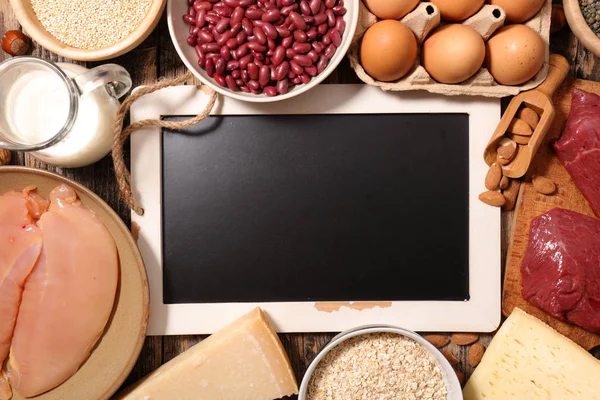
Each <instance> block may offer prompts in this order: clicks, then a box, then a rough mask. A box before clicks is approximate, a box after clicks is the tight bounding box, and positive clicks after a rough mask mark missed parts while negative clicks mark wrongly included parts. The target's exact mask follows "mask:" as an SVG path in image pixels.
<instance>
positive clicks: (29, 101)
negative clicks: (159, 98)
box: [0, 56, 131, 168]
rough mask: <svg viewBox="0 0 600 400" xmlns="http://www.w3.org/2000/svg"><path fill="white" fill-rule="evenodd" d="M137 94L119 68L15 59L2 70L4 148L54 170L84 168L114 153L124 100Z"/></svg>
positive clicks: (0, 114)
mask: <svg viewBox="0 0 600 400" xmlns="http://www.w3.org/2000/svg"><path fill="white" fill-rule="evenodd" d="M130 88H131V77H130V76H129V73H127V71H126V70H125V69H124V68H122V67H120V66H118V65H114V64H107V65H102V66H99V67H96V68H93V69H91V70H88V69H87V68H84V67H82V66H79V65H75V64H63V63H59V64H53V63H51V62H48V61H45V60H42V59H40V58H36V57H28V56H25V57H14V58H12V59H10V60H7V61H4V62H3V63H1V64H0V147H3V148H6V149H9V150H17V151H29V152H32V155H33V156H34V157H36V158H38V159H40V160H42V161H44V162H46V163H48V164H52V165H57V166H60V167H71V168H74V167H83V166H86V165H90V164H93V163H95V162H96V161H98V160H100V159H101V158H103V157H104V156H106V155H107V154H108V153H109V151H110V149H111V147H112V137H113V130H114V124H115V120H116V116H117V110H118V108H119V100H118V99H119V97H121V96H123V95H124V94H125V93H127V92H128V91H129V89H130Z"/></svg>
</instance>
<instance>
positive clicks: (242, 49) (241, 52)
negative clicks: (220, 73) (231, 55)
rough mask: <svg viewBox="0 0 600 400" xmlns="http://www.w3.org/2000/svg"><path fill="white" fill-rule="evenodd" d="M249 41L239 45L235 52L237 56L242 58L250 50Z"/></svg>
mask: <svg viewBox="0 0 600 400" xmlns="http://www.w3.org/2000/svg"><path fill="white" fill-rule="evenodd" d="M248 43H249V42H246V43H244V44H242V45H240V47H238V48H237V50H235V54H236V56H237V58H242V57H244V56H245V55H246V54H248V52H249V51H250V48H249V47H248Z"/></svg>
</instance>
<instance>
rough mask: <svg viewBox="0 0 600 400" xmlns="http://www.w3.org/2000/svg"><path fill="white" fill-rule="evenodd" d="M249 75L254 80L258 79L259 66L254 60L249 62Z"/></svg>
mask: <svg viewBox="0 0 600 400" xmlns="http://www.w3.org/2000/svg"><path fill="white" fill-rule="evenodd" d="M248 76H250V79H252V80H254V81H257V80H258V66H257V65H256V64H255V63H253V62H252V63H250V64H248Z"/></svg>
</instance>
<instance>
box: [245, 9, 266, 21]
mask: <svg viewBox="0 0 600 400" xmlns="http://www.w3.org/2000/svg"><path fill="white" fill-rule="evenodd" d="M264 13H265V12H264V11H263V10H261V9H254V10H251V9H247V10H246V18H248V19H261V18H262V16H263V14H264Z"/></svg>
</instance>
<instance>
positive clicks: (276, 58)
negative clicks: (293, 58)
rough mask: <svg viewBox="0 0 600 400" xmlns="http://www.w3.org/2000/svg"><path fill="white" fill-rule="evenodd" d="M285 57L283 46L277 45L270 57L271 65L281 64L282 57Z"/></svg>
mask: <svg viewBox="0 0 600 400" xmlns="http://www.w3.org/2000/svg"><path fill="white" fill-rule="evenodd" d="M284 58H285V47H283V46H277V48H276V49H275V51H273V56H272V57H271V62H272V63H273V65H275V66H277V65H279V64H281V62H282V61H283V59H284Z"/></svg>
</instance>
